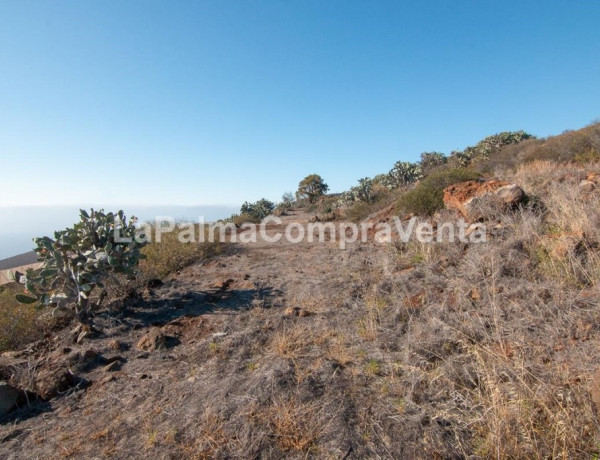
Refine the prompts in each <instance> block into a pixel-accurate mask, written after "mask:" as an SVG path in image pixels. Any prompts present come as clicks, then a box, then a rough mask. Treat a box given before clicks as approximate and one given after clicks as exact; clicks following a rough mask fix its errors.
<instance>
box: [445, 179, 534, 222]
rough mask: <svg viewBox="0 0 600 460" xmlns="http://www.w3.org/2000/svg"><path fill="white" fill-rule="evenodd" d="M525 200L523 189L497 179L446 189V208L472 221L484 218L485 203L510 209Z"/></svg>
mask: <svg viewBox="0 0 600 460" xmlns="http://www.w3.org/2000/svg"><path fill="white" fill-rule="evenodd" d="M524 198H525V192H524V191H523V189H522V188H521V187H519V186H518V185H515V184H509V183H508V182H505V181H501V180H497V179H492V180H487V181H467V182H461V183H459V184H454V185H451V186H449V187H447V188H446V189H444V205H445V206H446V208H447V209H455V210H458V211H460V213H461V214H462V215H463V216H464V217H465V218H466V219H467V220H470V221H473V220H478V219H481V218H483V217H484V216H483V215H482V214H481V211H480V206H481V204H482V203H484V202H492V203H497V204H500V205H502V206H503V207H505V208H510V207H513V206H515V205H517V204H519V203H521V202H522V201H523V200H524Z"/></svg>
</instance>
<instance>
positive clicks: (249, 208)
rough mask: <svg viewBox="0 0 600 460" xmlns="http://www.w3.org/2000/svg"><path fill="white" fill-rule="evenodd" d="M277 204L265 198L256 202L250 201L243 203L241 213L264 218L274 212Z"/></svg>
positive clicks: (255, 217)
mask: <svg viewBox="0 0 600 460" xmlns="http://www.w3.org/2000/svg"><path fill="white" fill-rule="evenodd" d="M274 209H275V204H274V203H273V202H271V201H269V200H267V199H265V198H262V199H261V200H258V201H257V202H256V203H248V202H247V201H246V202H245V203H244V204H243V205H242V207H241V209H240V213H241V214H242V215H243V214H245V215H248V216H250V217H252V218H254V219H257V220H262V219H264V218H265V217H267V216H268V215H269V214H271V213H272V212H273V210H274Z"/></svg>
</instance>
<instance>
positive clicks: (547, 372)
mask: <svg viewBox="0 0 600 460" xmlns="http://www.w3.org/2000/svg"><path fill="white" fill-rule="evenodd" d="M597 132H598V126H597V125H596V126H593V127H589V128H585V129H584V130H582V132H581V133H579V132H578V133H569V134H567V135H565V137H563V136H558V137H556V138H553V139H549V140H545V141H527V143H525V144H524V145H521V147H520V149H519V148H517V147H516V146H513V147H510V148H508V149H503V150H502V151H501V152H499V154H498V155H497V156H495V157H492V158H491V159H490V160H488V161H487V162H481V163H479V164H478V165H476V167H477V168H480V167H481V169H482V170H488V171H489V170H490V168H491V166H492V165H493V170H494V171H495V175H497V176H499V177H500V178H502V179H505V180H508V181H511V182H514V183H517V184H519V185H521V186H522V187H523V188H524V190H525V191H526V192H527V194H528V195H529V196H532V197H535V200H534V201H533V202H532V205H531V206H529V207H525V208H523V209H521V210H519V211H517V212H497V213H496V214H495V215H494V220H493V224H494V225H493V226H494V227H495V228H494V230H493V232H492V235H491V239H490V241H489V242H488V243H487V244H485V245H481V246H477V245H475V246H472V247H466V248H465V247H464V246H463V245H459V244H456V245H455V244H444V245H434V246H428V245H422V244H418V243H409V244H406V245H397V246H370V245H367V246H364V247H360V246H357V247H354V248H352V249H350V250H348V251H345V252H342V251H338V250H337V249H335V247H334V246H333V245H326V246H317V247H314V246H312V247H308V246H306V247H305V246H302V247H294V246H289V247H288V246H276V247H255V248H248V249H246V250H244V251H241V252H237V251H227V252H226V253H225V254H222V255H220V256H218V258H217V260H215V261H214V262H213V263H211V264H210V265H208V266H199V265H193V266H191V267H189V268H188V269H186V270H183V271H182V273H181V274H180V275H178V276H176V277H174V278H173V280H172V281H171V282H170V283H169V284H168V286H167V287H166V290H159V291H158V292H155V293H144V294H143V298H144V301H143V302H141V303H140V304H139V305H138V304H131V305H130V306H129V307H128V308H129V311H128V314H131V315H132V317H133V318H135V317H136V315H138V316H139V317H142V318H144V317H147V316H148V315H155V316H151V317H152V318H159V316H156V315H158V313H157V312H158V309H162V310H160V311H164V312H165V313H164V314H167V315H171V314H173V312H177V311H181V308H182V305H183V309H184V310H183V311H184V312H186V313H190V314H191V315H192V316H194V315H196V314H199V313H200V316H198V317H197V318H193V317H192V318H188V319H186V320H185V321H184V320H182V319H176V320H171V319H170V317H168V316H167V317H165V318H163V323H164V322H166V323H168V324H167V326H164V330H165V331H170V332H169V333H170V334H173V335H176V336H177V337H178V339H179V340H180V344H179V345H177V346H175V347H174V348H172V349H170V350H168V351H166V352H160V351H159V352H154V353H151V354H150V356H149V357H148V358H147V359H143V360H140V359H136V358H135V356H137V355H139V353H138V352H137V351H135V349H134V348H132V349H131V351H130V352H128V353H129V354H128V355H127V357H128V362H127V363H126V364H125V366H124V367H123V370H122V371H121V373H120V374H118V375H116V380H115V381H113V382H110V383H107V384H106V385H100V384H94V385H93V386H92V387H91V388H90V389H89V390H87V392H86V393H76V394H74V395H73V396H71V397H70V398H69V397H65V398H58V399H57V400H54V401H53V402H52V407H53V408H54V410H55V412H56V413H57V414H63V413H67V412H69V411H72V415H69V416H68V417H57V416H53V415H52V413H49V414H47V415H44V416H43V417H44V422H45V423H44V425H43V426H40V424H39V423H35V419H30V420H28V421H24V422H22V423H21V424H19V425H17V427H16V428H13V427H10V426H5V427H4V428H3V429H2V430H1V431H2V432H1V433H0V434H1V435H2V437H4V436H5V435H8V434H11V433H13V431H12V430H17V432H16V434H15V438H14V439H13V440H11V441H10V442H8V443H5V444H4V445H3V446H2V445H0V452H4V453H6V454H7V456H8V454H9V453H10V455H13V456H15V458H17V457H18V456H19V452H20V451H21V449H22V450H23V452H29V453H30V455H34V454H35V455H43V454H44V453H46V454H47V453H49V452H50V453H54V454H57V453H58V454H61V452H62V453H63V454H64V455H73V456H76V457H77V456H89V455H92V454H94V455H100V454H102V455H106V456H110V455H113V456H116V457H126V456H140V455H142V454H143V455H145V456H147V455H149V456H154V457H161V456H168V455H174V456H181V455H184V456H188V457H192V458H215V457H217V458H225V457H236V458H256V457H263V458H282V457H291V458H306V457H315V458H342V457H345V458H466V457H469V456H472V455H475V456H479V458H558V457H561V458H590V457H591V456H593V455H598V453H599V447H598V446H599V445H600V425H599V423H598V419H597V411H598V408H597V407H596V406H595V404H594V400H593V394H594V388H595V387H596V386H597V385H598V384H599V383H600V382H597V381H596V380H595V378H594V372H595V370H596V369H598V368H600V355H598V349H599V347H600V328H599V326H598V325H599V324H600V310H599V307H600V290H599V286H600V284H599V283H600V251H599V248H600V191H598V190H596V191H595V192H592V193H590V194H584V193H582V192H581V191H580V189H579V182H580V180H581V179H583V178H584V177H585V176H586V174H587V173H588V172H590V171H595V172H599V171H600V164H599V163H597V162H591V163H585V164H583V165H577V164H568V165H565V164H557V163H554V162H551V161H539V160H538V161H531V160H535V159H536V158H538V157H540V156H541V157H542V158H547V156H546V154H544V155H538V154H537V153H532V152H538V153H539V152H548V151H551V152H555V153H553V154H552V155H555V154H557V155H559V156H558V157H557V158H559V159H562V156H561V155H563V153H564V152H567V153H568V149H573V150H572V151H570V153H568V154H569V155H570V156H571V158H575V156H576V155H578V153H577V151H576V150H578V149H579V147H578V146H579V145H580V141H577V142H575V141H574V140H573V139H575V140H577V139H579V136H580V135H583V136H585V137H586V138H589V139H592V140H593V139H596V140H594V142H597V139H598V137H597ZM582 133H583V134H582ZM572 145H575V147H564V146H572ZM594 145H597V144H594ZM588 147H589V146H588ZM592 147H593V146H592ZM586 148H587V147H586ZM594 148H595V147H594ZM556 152H558V153H556ZM592 159H593V156H592ZM523 160H528V161H529V162H528V163H526V164H521V165H520V166H517V167H516V169H510V168H509V166H511V165H512V164H513V163H514V162H517V163H522V161H523ZM540 203H543V205H540ZM444 215H446V214H445V213H444ZM246 277H248V279H249V280H248V281H245V279H246ZM230 278H231V279H234V280H235V281H234V284H233V285H232V287H231V291H227V292H221V291H220V290H219V289H217V290H216V291H215V289H214V288H212V287H211V286H215V282H219V281H223V280H226V279H230ZM211 292H213V294H205V293H211ZM196 303H197V305H199V306H201V307H202V308H206V306H208V305H210V311H206V310H202V311H198V312H196V313H192V312H193V311H194V310H193V307H194V305H196ZM186 305H187V306H186ZM288 307H290V308H294V307H298V308H301V309H302V310H305V311H307V312H310V313H312V314H311V315H309V316H305V317H304V316H303V317H300V316H294V315H287V314H285V310H286V309H287V308H288ZM169 312H170V313H169ZM142 313H143V314H142ZM116 322H117V323H119V321H116ZM119 324H120V323H119ZM125 324H126V323H123V324H121V325H119V326H118V327H117V326H112V328H111V327H108V328H107V332H108V337H106V338H105V339H99V340H97V341H93V342H90V343H89V344H84V345H83V348H85V347H88V348H89V347H94V348H95V349H97V350H99V351H100V352H102V353H108V351H107V350H109V341H110V340H114V339H115V338H117V339H119V340H123V341H124V342H128V343H130V344H134V343H135V341H136V340H137V338H138V337H139V334H140V332H138V331H137V329H136V328H132V329H129V328H128V327H126V326H125ZM221 331H225V332H227V335H226V336H218V338H215V336H214V335H213V333H214V332H221ZM111 334H112V335H111ZM83 348H82V349H83ZM123 353H124V354H127V352H123ZM140 375H150V376H153V379H144V380H140V379H139V376H140ZM103 377H105V374H103V373H101V372H100V371H98V373H96V374H92V375H91V376H90V379H91V380H96V381H99V380H101V379H102V378H103ZM596 397H597V396H596ZM40 417H42V416H40ZM48 429H52V430H54V431H53V433H57V436H54V435H52V436H48V435H47V434H46V435H45V434H44V433H46V430H48Z"/></svg>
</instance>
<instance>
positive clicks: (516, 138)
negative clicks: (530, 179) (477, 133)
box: [450, 130, 535, 167]
mask: <svg viewBox="0 0 600 460" xmlns="http://www.w3.org/2000/svg"><path fill="white" fill-rule="evenodd" d="M526 139H535V136H533V135H531V134H529V133H526V132H525V131H522V130H521V131H504V132H501V133H498V134H494V135H492V136H488V137H486V138H485V139H482V140H481V141H479V142H478V143H477V144H475V145H474V146H471V147H467V148H466V149H464V150H463V151H462V152H461V151H454V152H452V153H451V154H450V158H454V159H455V161H456V162H457V163H458V165H459V166H461V167H465V166H468V165H469V164H470V163H473V162H476V161H479V160H485V159H486V158H489V156H490V154H491V153H493V152H495V151H497V150H499V149H500V148H502V147H504V146H505V145H510V144H517V143H519V142H521V141H524V140H526Z"/></svg>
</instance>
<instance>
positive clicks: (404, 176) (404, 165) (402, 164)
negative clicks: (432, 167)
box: [382, 161, 423, 189]
mask: <svg viewBox="0 0 600 460" xmlns="http://www.w3.org/2000/svg"><path fill="white" fill-rule="evenodd" d="M421 177H423V170H422V169H421V166H420V165H419V164H417V163H411V162H408V161H397V162H396V164H394V167H393V168H392V169H391V170H390V172H389V173H388V174H387V176H386V177H385V178H384V179H383V181H382V184H383V185H384V186H386V187H387V188H389V189H394V188H398V187H402V186H404V185H409V184H412V183H414V182H416V181H418V180H419V179H421Z"/></svg>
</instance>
